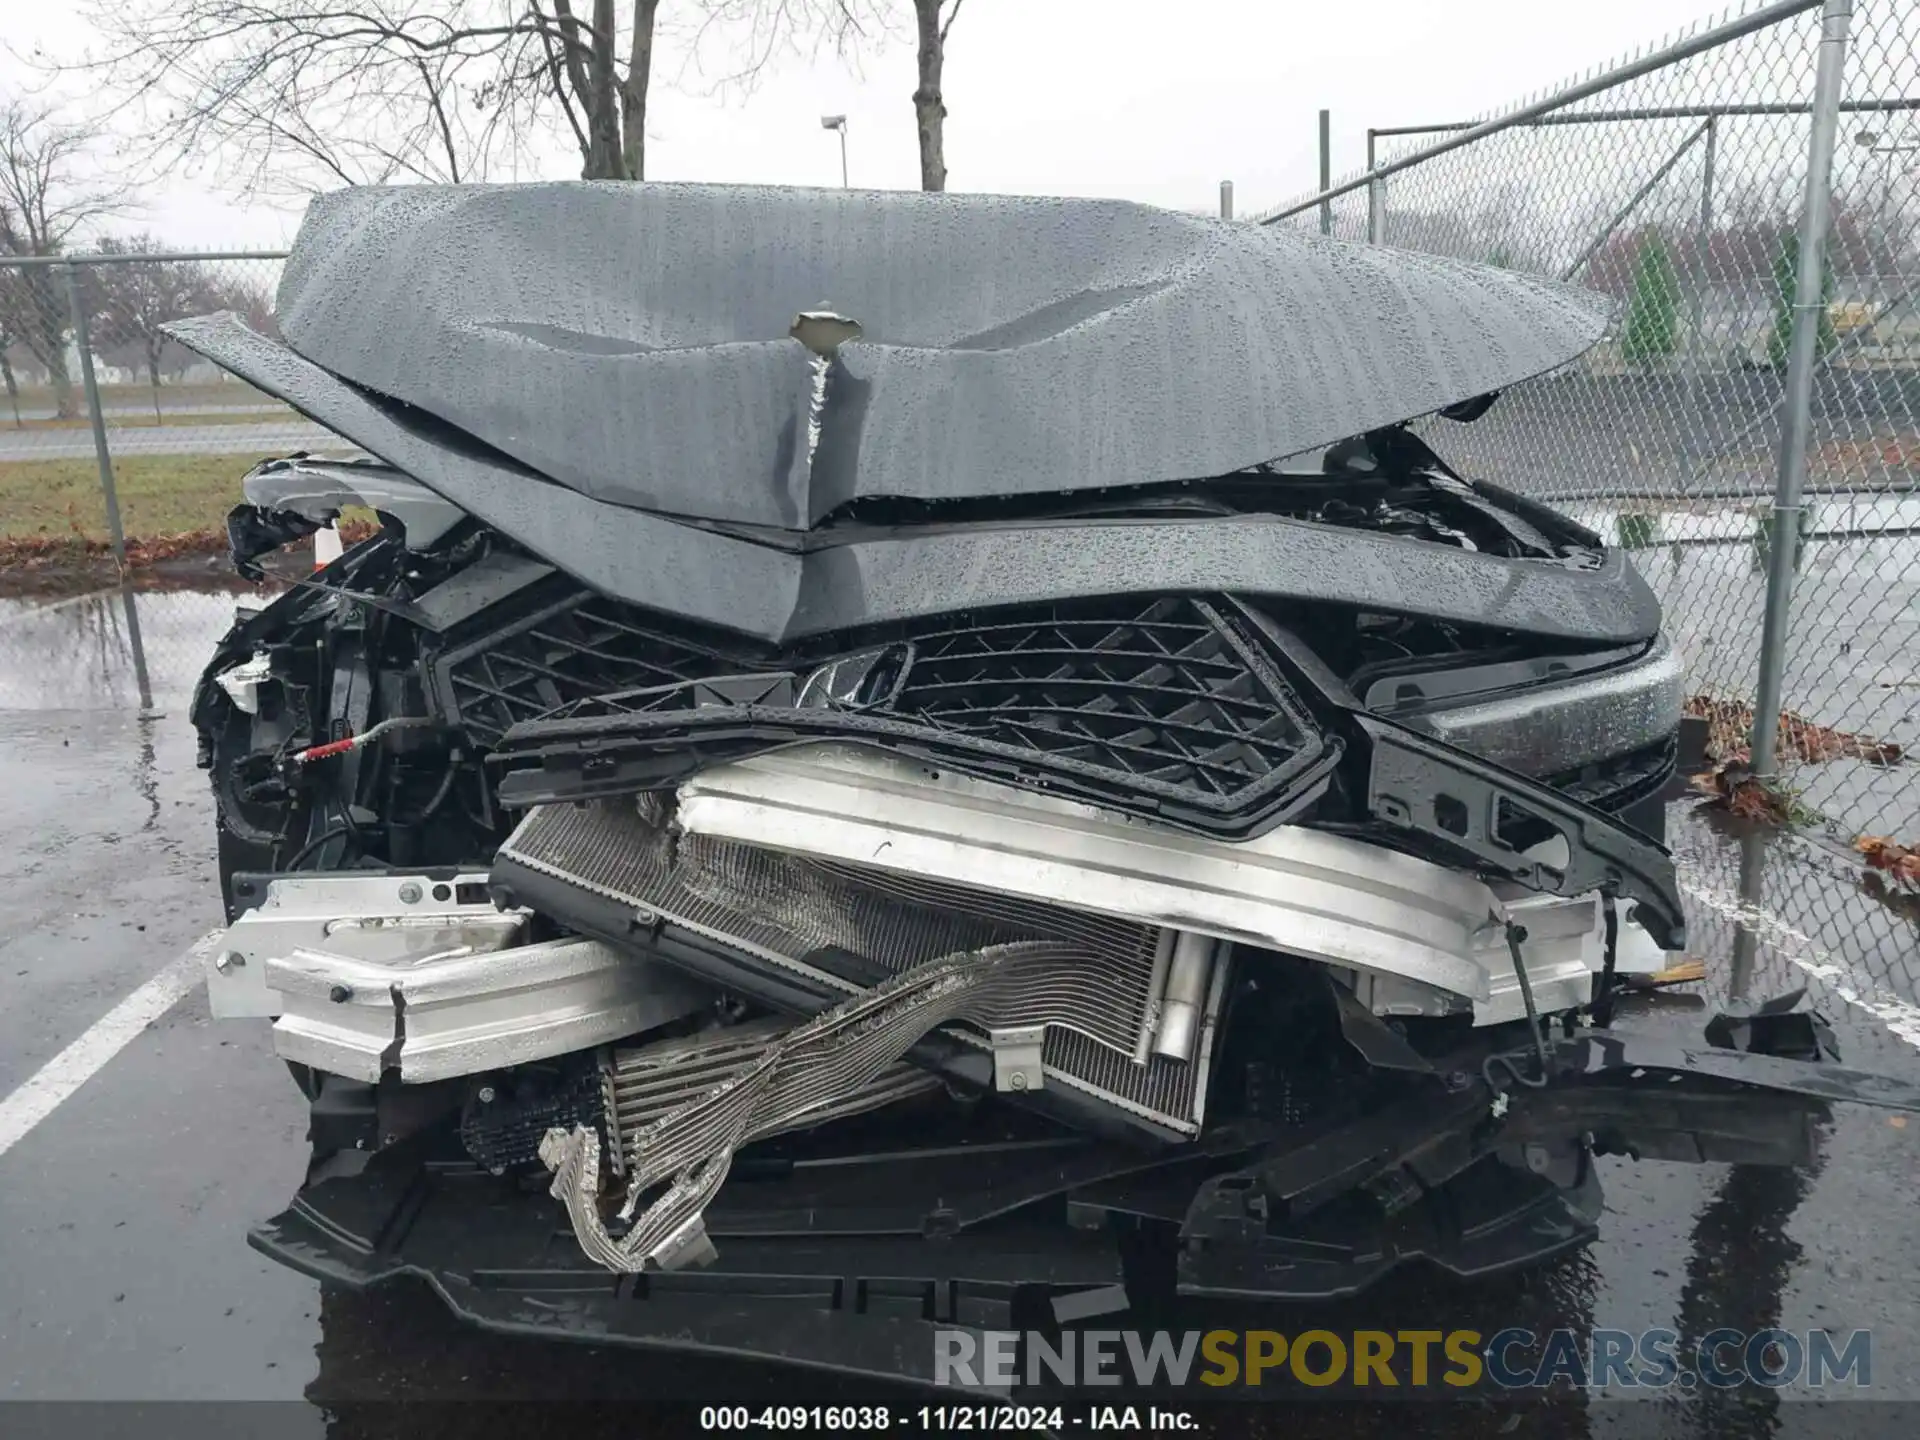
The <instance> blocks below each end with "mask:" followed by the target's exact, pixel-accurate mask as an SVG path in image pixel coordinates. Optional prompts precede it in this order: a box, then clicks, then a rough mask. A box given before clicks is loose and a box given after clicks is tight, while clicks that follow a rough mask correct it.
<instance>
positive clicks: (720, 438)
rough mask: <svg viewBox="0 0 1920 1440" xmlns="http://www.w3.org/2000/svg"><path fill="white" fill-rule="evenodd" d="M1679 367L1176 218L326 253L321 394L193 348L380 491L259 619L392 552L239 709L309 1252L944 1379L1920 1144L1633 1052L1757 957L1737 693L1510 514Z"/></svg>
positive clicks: (700, 231)
mask: <svg viewBox="0 0 1920 1440" xmlns="http://www.w3.org/2000/svg"><path fill="white" fill-rule="evenodd" d="M1607 319H1608V316H1607V311H1606V307H1605V304H1604V302H1602V301H1601V300H1600V299H1598V298H1597V297H1595V296H1593V295H1591V294H1589V293H1587V292H1584V291H1581V290H1578V289H1575V288H1573V287H1570V286H1565V285H1560V284H1557V283H1554V282H1550V281H1545V280H1540V279H1535V278H1531V277H1528V276H1525V275H1521V274H1517V273H1514V272H1511V271H1505V270H1500V269H1494V268H1489V267H1481V266H1474V265H1467V264H1461V263H1457V262H1454V261H1450V260H1445V259H1440V258H1435V257H1431V256H1422V255H1414V254H1406V253H1396V252H1390V251H1387V250H1385V249H1383V248H1373V247H1360V246H1350V245H1346V244H1343V243H1340V242H1335V241H1331V240H1326V239H1322V238H1320V237H1318V236H1311V235H1303V234H1294V233H1291V232H1287V231H1284V230H1267V229H1263V228H1260V227H1257V226H1247V225H1235V224H1232V223H1229V222H1221V221H1215V220H1210V219H1201V218H1197V217H1192V216H1185V215H1177V214H1172V213H1168V212H1162V211H1158V210H1154V209H1150V208H1147V207H1143V206H1138V205H1132V204H1124V203H1119V202H1107V201H1084V200H1052V199H1006V198H993V197H973V196H931V195H919V194H868V193H856V192H843V191H798V190H775V189H757V188H742V187H728V186H674V185H653V184H632V185H627V184H596V183H579V184H571V183H570V184H554V185H526V186H510V187H489V186H453V187H421V188H395V189H358V190H350V191H346V192H343V193H341V194H337V195H332V196H328V197H324V198H322V199H320V200H317V201H316V202H314V204H313V206H312V208H311V209H310V211H309V213H308V215H307V217H306V220H305V223H304V226H303V228H302V230H301V232H300V237H299V240H298V243H297V245H296V247H295V249H294V252H293V254H292V257H291V259H290V260H289V261H288V263H287V267H286V272H285V276H284V279H283V282H282V284H281V286H280V290H279V296H278V304H277V309H276V321H277V327H278V331H279V333H278V336H277V337H268V336H266V335H263V334H260V333H257V332H255V331H253V330H250V329H249V328H247V327H246V326H245V325H244V324H243V322H242V321H241V320H239V319H238V318H237V317H234V316H232V315H215V316H209V317H205V318H201V319H196V320H191V321H184V322H180V323H177V324H175V325H173V326H172V327H170V333H171V334H172V336H173V337H174V338H175V339H176V340H178V341H179V342H180V343H182V344H184V345H186V346H188V347H190V348H191V349H193V350H194V351H196V352H198V353H199V354H201V355H203V356H205V357H206V358H207V359H209V360H211V361H213V362H214V363H216V364H218V365H220V366H222V367H224V368H225V369H227V370H229V371H231V372H232V373H234V374H235V375H237V376H239V377H240V378H242V379H244V380H246V381H248V382H250V383H252V384H253V385H255V386H257V387H259V388H261V389H263V390H265V391H268V392H269V393H271V394H273V395H275V396H277V397H279V398H281V399H283V400H285V401H286V402H287V403H288V404H290V405H292V406H293V407H294V408H295V409H297V410H299V411H300V412H302V413H303V414H305V415H306V416H308V417H310V418H311V419H312V420H314V421H316V422H317V423H318V424H320V425H322V426H324V427H326V428H327V429H328V430H330V431H331V432H333V433H334V434H337V435H338V436H340V437H341V439H342V441H343V442H345V445H346V446H348V447H352V448H351V449H350V453H343V454H342V455H341V456H337V457H319V456H314V455H310V454H301V455H296V456H292V457H289V458H287V459H284V460H277V461H271V462H267V463H265V464H263V465H261V466H259V467H256V469H255V470H254V471H253V472H252V473H251V474H250V475H249V476H248V477H247V478H246V480H245V484H244V489H245V503H244V504H243V505H241V506H240V507H239V508H237V509H236V511H235V512H234V516H233V519H232V522H231V526H230V529H231V535H232V540H233V548H234V558H235V561H236V563H237V564H239V565H240V566H241V567H242V568H243V570H245V569H248V568H250V567H253V566H255V564H256V562H257V561H258V560H259V558H260V557H261V556H262V555H263V554H265V553H266V552H267V551H268V550H270V549H272V548H274V547H275V546H278V545H280V544H283V543H285V542H286V541H288V540H289V539H296V538H299V537H301V536H303V535H306V534H309V533H311V532H312V530H313V529H315V528H316V527H318V526H321V525H325V524H328V523H330V522H331V521H332V520H333V519H334V518H336V517H337V516H338V515H339V514H340V513H341V512H342V511H343V510H345V509H347V508H349V507H355V506H358V507H364V508H366V509H371V510H372V511H373V512H375V514H376V515H377V516H378V517H379V521H380V526H379V529H378V532H377V533H376V534H374V535H373V536H372V537H371V538H369V539H366V540H364V541H362V542H361V543H358V544H355V545H353V546H352V547H351V548H349V549H348V550H347V551H346V553H345V554H344V555H342V556H341V557H340V558H339V559H338V560H335V561H334V562H332V563H331V564H329V565H327V566H326V568H325V569H323V570H321V571H319V572H317V573H315V574H314V575H313V576H312V577H311V578H302V579H301V580H299V581H297V582H296V583H294V584H293V585H292V586H291V587H290V588H288V589H286V591H285V592H284V593H283V594H281V595H280V596H279V597H278V598H276V599H274V600H273V601H272V602H271V603H269V604H266V605H265V606H264V607H263V608H259V609H257V610H253V611H249V612H247V613H243V614H242V615H241V616H240V617H239V618H238V619H237V621H236V623H235V625H234V626H233V628H232V630H231V631H230V633H229V634H228V635H227V636H226V637H225V639H224V640H223V641H222V642H221V643H220V645H219V647H218V650H217V652H216V654H215V655H214V657H213V659H212V662H211V664H210V665H209V666H208V668H207V671H206V673H205V676H204V677H203V679H202V680H201V682H200V685H199V687H198V690H197V692H196V695H195V699H194V705H193V721H194V724H195V725H196V727H197V728H198V731H199V737H200V762H201V764H202V766H203V767H204V768H205V769H206V770H207V772H208V774H209V776H210V779H211V782H212V787H213V792H214V795H215V797H216V800H217V806H218V818H219V858H220V875H221V884H222V887H223V899H224V902H225V905H226V910H227V916H228V921H229V926H228V928H227V930H226V931H225V932H224V934H223V935H222V937H221V938H220V941H219V943H218V945H217V946H215V947H214V948H213V950H212V951H211V952H210V954H209V960H208V971H207V984H208V989H209V992H210V994H211V997H212V1004H213V1007H214V1011H215V1013H216V1015H219V1016H223V1017H254V1018H256V1019H257V1020H258V1021H260V1022H263V1023H270V1024H271V1028H272V1043H273V1046H274V1049H275V1051H276V1052H277V1053H278V1054H279V1055H280V1056H281V1057H283V1058H284V1060H285V1061H286V1064H287V1066H288V1068H289V1069H290V1070H291V1072H292V1074H293V1078H294V1080H295V1082H296V1083H297V1084H298V1085H299V1087H300V1089H301V1090H302V1091H303V1093H304V1095H305V1097H306V1099H307V1101H308V1102H309V1105H310V1115H311V1120H310V1141H311V1145H312V1157H311V1163H310V1167H309V1171H308V1176H307V1181H306V1183H305V1185H304V1186H303V1187H302V1188H301V1190H300V1191H299V1193H298V1195H296V1196H295V1197H294V1198H293V1200H292V1203H291V1204H290V1206H289V1207H288V1208H287V1209H286V1210H285V1212H284V1213H282V1214H280V1215H278V1216H276V1217H274V1218H272V1219H270V1220H267V1221H266V1222H265V1223H263V1224H262V1225H261V1226H259V1227H258V1228H257V1229H256V1230H255V1231H254V1232H253V1234H252V1237H251V1238H252V1243H253V1244H254V1245H255V1246H257V1247H258V1248H259V1249H261V1250H263V1251H265V1252H266V1253H267V1254H269V1255H272V1256H273V1257H275V1258H276V1259H278V1260H281V1261H283V1262H285V1263H286V1264H288V1265H291V1266H293V1267H295V1268H296V1269H299V1270H302V1271H305V1272H307V1273H309V1274H312V1275H315V1276H318V1277H320V1278H322V1279H323V1280H325V1281H328V1282H332V1283H337V1284H344V1285H350V1286H366V1285H372V1284H376V1283H379V1282H381V1281H383V1280H385V1279H387V1278H389V1277H392V1276H397V1275H414V1276H418V1277H422V1278H424V1279H425V1280H426V1281H427V1282H428V1283H430V1284H431V1285H432V1286H433V1287H434V1288H435V1289H436V1290H437V1291H438V1293H439V1294H440V1295H441V1296H442V1297H443V1298H444V1299H445V1300H446V1301H447V1303H448V1304H449V1305H451V1306H452V1307H453V1308H454V1309H455V1310H457V1311H458V1312H460V1313H461V1314H462V1315H464V1316H466V1317H467V1318H469V1319H471V1320H473V1321H475V1322H477V1323H480V1324H482V1325H487V1326H491V1327H495V1328H499V1329H503V1330H518V1331H526V1332H530V1333H540V1334H546V1335H556V1336H559V1335H574V1336H578V1337H582V1338H590V1339H592V1340H593V1341H594V1342H596V1343H601V1344H606V1343H629V1344H634V1345H642V1346H647V1345H651V1346H661V1347H680V1348H683V1349H688V1350H696V1351H698V1350H706V1351H710V1352H713V1353H726V1354H733V1355H741V1354H746V1355H767V1356H779V1357H781V1358H782V1359H784V1360H786V1361H790V1362H794V1363H798V1364H802V1365H810V1366H815V1367H819V1368H823V1369H829V1370H836V1371H839V1372H842V1373H850V1374H863V1375H874V1376H887V1377H890V1378H901V1377H903V1376H910V1375H911V1374H912V1373H913V1370H914V1367H915V1366H916V1365H922V1364H924V1365H925V1366H927V1367H929V1368H930V1367H931V1363H932V1346H931V1344H930V1343H929V1342H928V1341H927V1340H925V1339H921V1338H916V1337H919V1336H920V1335H921V1334H922V1332H923V1330H924V1327H927V1326H929V1325H931V1324H936V1323H937V1324H941V1325H950V1326H974V1327H1007V1326H1008V1325H1009V1324H1010V1323H1013V1322H1014V1321H1015V1320H1016V1318H1017V1319H1018V1320H1019V1321H1020V1323H1023V1324H1033V1323H1039V1324H1044V1325H1052V1324H1071V1323H1075V1322H1077V1321H1078V1320H1080V1319H1084V1318H1086V1317H1089V1316H1094V1315H1103V1314H1113V1313H1117V1312H1120V1311H1124V1310H1127V1309H1129V1308H1133V1309H1138V1308H1140V1307H1143V1306H1149V1305H1151V1304H1154V1303H1157V1301H1159V1300H1161V1299H1165V1298H1167V1297H1169V1296H1172V1297H1181V1296H1186V1297H1213V1296H1231V1297H1238V1298H1241V1299H1248V1298H1251V1299H1259V1298H1273V1299H1287V1300H1303V1299H1315V1298H1322V1297H1330V1296H1336V1295H1345V1294H1351V1293H1354V1292H1357V1291H1359V1290H1361V1289H1363V1288H1364V1287H1366V1286H1367V1285H1369V1284H1370V1283H1372V1282H1373V1281H1375V1280H1376V1279H1378V1278H1379V1277H1380V1276H1382V1275H1384V1274H1386V1273H1387V1272H1389V1271H1391V1270H1393V1269H1394V1268H1395V1267H1397V1266H1400V1265H1402V1264H1407V1263H1421V1264H1426V1265H1431V1266H1438V1267H1440V1268H1442V1269H1444V1270H1447V1271H1451V1272H1454V1273H1456V1274H1458V1275H1462V1276H1475V1275H1483V1274H1488V1273H1492V1272H1495V1271H1499V1270H1504V1269H1508V1268H1511V1267H1515V1266H1519V1265H1524V1264H1529V1263H1533V1262H1538V1261H1540V1260H1543V1259H1546V1258H1549V1257H1551V1256H1553V1255H1556V1254H1559V1253H1562V1252H1564V1251H1566V1250H1568V1249H1570V1248H1574V1247H1578V1246H1580V1245H1582V1244H1584V1243H1586V1242H1587V1241H1588V1240H1590V1239H1591V1238H1592V1237H1593V1235H1594V1234H1595V1227H1596V1222H1597V1217H1598V1215H1599V1213H1600V1210H1601V1205H1602V1201H1601V1195H1600V1190H1599V1181H1598V1177H1597V1175H1596V1170H1595V1167H1594V1164H1593V1161H1594V1157H1595V1156H1596V1155H1602V1154H1632V1155H1638V1156H1655V1157H1660V1158H1665V1159H1679V1160H1695V1161H1715V1160H1737V1161H1743V1162H1747V1163H1769V1164H1797V1163H1805V1162H1806V1161H1807V1159H1808V1158H1809V1154H1810V1149H1811V1146H1812V1144H1813V1142H1814V1130H1815V1126H1816V1123H1817V1121H1818V1120H1819V1118H1820V1115H1821V1113H1822V1107H1823V1106H1825V1105H1826V1104H1828V1103H1830V1102H1833V1101H1851V1102H1861V1103H1869V1104H1880V1105H1886V1106H1893V1107H1900V1108H1908V1109H1911V1108H1915V1107H1916V1105H1920V1095H1917V1094H1916V1093H1915V1092H1914V1091H1913V1089H1912V1088H1911V1087H1907V1086H1904V1085H1901V1084H1899V1083H1897V1082H1894V1081H1891V1080H1887V1079H1883V1078H1880V1077H1876V1076H1874V1075H1871V1074H1866V1073H1863V1072H1859V1071H1855V1070H1851V1069H1847V1068H1845V1067H1843V1066H1842V1065H1840V1064H1839V1063H1838V1059H1837V1057H1836V1056H1835V1055H1834V1054H1833V1053H1832V1047H1831V1043H1830V1040H1829V1038H1828V1037H1827V1036H1826V1034H1825V1032H1824V1030H1823V1028H1822V1027H1821V1026H1820V1025H1819V1023H1818V1022H1817V1020H1816V1019H1814V1018H1813V1017H1811V1016H1809V1015H1807V1014H1806V1013H1805V1012H1796V1013H1794V1014H1768V1015H1765V1016H1758V1017H1753V1019H1752V1021H1751V1023H1745V1022H1743V1023H1740V1024H1733V1023H1729V1022H1723V1023H1722V1024H1721V1026H1720V1028H1719V1031H1718V1032H1717V1033H1716V1034H1715V1035H1714V1037H1713V1039H1712V1040H1709V1038H1708V1037H1705V1036H1703V1037H1702V1038H1701V1040H1700V1042H1699V1043H1698V1044H1695V1045H1685V1044H1677V1043H1674V1042H1673V1041H1671V1040H1664V1039H1654V1038H1648V1037H1645V1036H1639V1035H1635V1034H1631V1033H1628V1032H1627V1031H1625V1030H1622V1029H1617V1028H1615V1027H1614V1026H1613V1025H1612V1024H1611V1023H1610V1022H1611V1020H1612V1018H1613V1010H1614V1002H1615V1000H1616V998H1617V996H1618V995H1619V993H1620V991H1621V988H1622V987H1623V985H1624V984H1625V983H1626V981H1627V979H1628V978H1629V977H1630V976H1632V975H1635V974H1648V973H1651V972H1656V971H1660V970H1663V969H1664V968H1666V967H1667V966H1669V965H1670V964H1671V963H1672V962H1673V958H1674V952H1678V951H1681V950H1682V949H1683V948H1684V946H1685V937H1686V920H1685V915H1684V912H1683V908H1682V904H1681V899H1680V894H1679V889H1678V885H1677V882H1676V876H1675V872H1674V866H1673V862H1672V859H1671V857H1670V855H1669V854H1668V852H1667V850H1666V849H1665V848H1664V846H1663V844H1662V836H1663V813H1664V812H1663V805H1664V801H1665V799H1666V797H1667V794H1668V789H1669V783H1670V781H1671V779H1672V777H1673V775H1674V772H1675V766H1676V757H1677V748H1678V746H1679V742H1680V730H1681V713H1680V712H1681V689H1680V685H1681V669H1680V662H1679V657H1678V656H1677V655H1676V654H1675V652H1674V650H1673V648H1672V647H1671V646H1670V644H1669V643H1668V641H1667V640H1666V639H1665V638H1664V637H1663V635H1662V633H1661V626H1660V618H1661V617H1660V610H1659V606H1658V604H1657V602H1656V600H1655V598H1654V596H1653V594H1652V593H1651V591H1650V590H1649V589H1648V587H1647V585H1646V584H1645V583H1644V581H1643V580H1642V579H1641V578H1640V576H1639V575H1638V574H1636V572H1635V571H1634V569H1633V567H1632V566H1631V565H1630V564H1629V563H1628V561H1627V559H1626V557H1625V556H1624V555H1623V554H1622V553H1620V552H1619V551H1617V550H1614V549H1610V548H1608V547H1607V546H1606V545H1605V544H1603V542H1602V541H1601V539H1600V538H1599V537H1598V536H1596V535H1595V534H1593V533H1591V532H1590V531H1588V530H1587V529H1585V528H1584V527H1582V526H1581V525H1579V524H1577V523H1575V522H1574V521H1573V520H1571V519H1569V518H1567V517H1565V516H1563V515H1561V514H1559V513H1557V512H1556V511H1554V510H1552V509H1550V508H1548V507H1546V506H1544V505H1541V504H1539V503H1537V502H1536V501H1533V500H1531V499H1528V498H1526V497H1524V496H1523V495H1520V494H1516V493H1513V492H1511V491H1509V490H1506V489H1504V488H1502V487H1500V486H1498V485H1494V484H1491V483H1489V482H1487V481H1485V480H1483V479H1479V478H1476V477H1474V476H1471V475H1468V474H1462V473H1460V472H1459V471H1457V470H1456V469H1455V468H1454V467H1453V466H1451V465H1449V464H1448V463H1447V461H1446V460H1445V459H1444V458H1443V456H1442V454H1440V453H1439V450H1440V449H1444V447H1445V435H1446V431H1447V428H1448V427H1449V426H1451V425H1459V424H1468V423H1473V422H1474V421H1475V420H1476V419H1477V418H1478V417H1479V415H1480V414H1481V413H1482V412H1484V411H1485V410H1486V409H1487V408H1488V407H1489V405H1491V404H1494V403H1495V397H1497V395H1498V394H1499V392H1500V391H1501V390H1503V389H1505V388H1507V387H1509V386H1512V385H1514V384H1517V383H1519V382H1521V381H1524V380H1526V379H1528V378H1530V377H1532V376H1536V375H1540V374H1543V373H1545V372H1547V371H1550V370H1553V369H1555V368H1556V367H1559V366H1562V365H1564V364H1566V363H1567V362H1569V361H1571V360H1573V359H1574V358H1575V357H1577V356H1578V355H1579V354H1580V353H1581V352H1582V351H1584V350H1585V349H1586V348H1587V347H1589V346H1590V345H1592V344H1593V343H1594V342H1595V341H1596V340H1597V339H1598V338H1599V337H1600V336H1601V334H1602V332H1603V330H1604V329H1605V327H1606V324H1607ZM1416 421H1419V422H1422V423H1421V424H1420V426H1419V428H1418V429H1417V430H1416V429H1415V428H1413V422H1416ZM1436 447H1437V448H1436ZM1763 1022H1764V1023H1763Z"/></svg>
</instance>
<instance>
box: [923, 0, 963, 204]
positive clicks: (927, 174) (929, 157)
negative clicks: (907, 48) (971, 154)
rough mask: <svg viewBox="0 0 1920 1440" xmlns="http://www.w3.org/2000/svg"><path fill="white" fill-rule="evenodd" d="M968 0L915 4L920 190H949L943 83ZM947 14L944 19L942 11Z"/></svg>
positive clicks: (933, 1) (929, 1)
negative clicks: (950, 44) (951, 37)
mask: <svg viewBox="0 0 1920 1440" xmlns="http://www.w3.org/2000/svg"><path fill="white" fill-rule="evenodd" d="M962 3H964V0H913V20H914V47H915V54H916V57H917V59H918V60H919V64H920V84H919V86H918V87H917V88H916V89H915V90H914V92H913V118H914V121H915V123H916V124H917V125H918V127H919V130H920V188H921V189H922V190H945V189H946V188H947V138H946V137H947V102H946V97H945V95H944V94H942V92H941V88H940V82H941V76H942V74H943V72H944V71H945V70H946V65H947V35H948V33H949V32H950V31H951V30H952V29H953V22H954V21H955V20H957V19H958V18H959V17H960V6H961V5H962ZM943 9H944V10H945V11H946V14H945V16H944V18H943V17H942V15H941V11H942V10H943Z"/></svg>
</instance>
